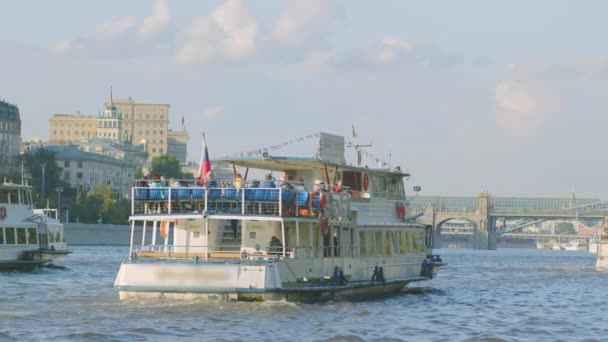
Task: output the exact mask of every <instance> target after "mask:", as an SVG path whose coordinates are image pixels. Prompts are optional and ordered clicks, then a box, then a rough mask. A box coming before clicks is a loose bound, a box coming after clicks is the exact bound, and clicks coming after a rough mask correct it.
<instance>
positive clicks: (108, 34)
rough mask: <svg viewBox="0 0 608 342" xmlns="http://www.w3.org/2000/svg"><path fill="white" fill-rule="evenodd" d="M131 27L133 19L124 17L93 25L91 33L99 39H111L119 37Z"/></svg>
mask: <svg viewBox="0 0 608 342" xmlns="http://www.w3.org/2000/svg"><path fill="white" fill-rule="evenodd" d="M131 27H133V17H131V16H126V17H122V18H120V19H118V20H116V21H113V22H109V23H104V24H98V25H95V26H94V27H93V29H92V32H93V34H94V35H95V36H97V37H100V38H112V37H115V36H117V35H121V34H123V33H125V32H126V31H128V30H129V29H131Z"/></svg>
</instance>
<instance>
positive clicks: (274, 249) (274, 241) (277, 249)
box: [268, 235, 283, 255]
mask: <svg viewBox="0 0 608 342" xmlns="http://www.w3.org/2000/svg"><path fill="white" fill-rule="evenodd" d="M268 245H269V246H270V247H269V248H268V254H275V255H276V254H282V253H283V244H282V243H281V240H279V238H277V237H276V236H274V235H273V236H272V238H271V239H270V242H269V243H268Z"/></svg>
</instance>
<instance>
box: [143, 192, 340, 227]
mask: <svg viewBox="0 0 608 342" xmlns="http://www.w3.org/2000/svg"><path fill="white" fill-rule="evenodd" d="M182 184H183V183H182ZM245 185H250V184H247V183H246V184H245ZM132 199H133V200H132V207H131V214H132V215H134V216H139V215H145V216H154V215H183V214H206V215H214V214H216V215H248V216H252V215H253V216H279V217H290V216H293V217H298V216H301V217H318V216H319V213H320V212H323V213H326V214H328V215H329V216H330V217H335V218H339V217H342V218H344V219H346V218H347V217H348V216H349V215H350V201H351V194H350V193H349V192H348V191H346V190H345V191H340V192H329V191H306V190H298V189H295V188H294V189H289V188H285V187H283V188H280V187H279V188H259V187H241V188H235V187H233V186H230V187H222V186H219V187H203V186H198V185H188V186H184V185H181V186H174V187H143V186H141V187H134V188H132Z"/></svg>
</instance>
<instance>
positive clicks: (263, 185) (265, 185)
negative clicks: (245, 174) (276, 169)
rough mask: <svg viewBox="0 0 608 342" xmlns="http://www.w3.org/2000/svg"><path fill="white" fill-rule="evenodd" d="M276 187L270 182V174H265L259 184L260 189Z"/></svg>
mask: <svg viewBox="0 0 608 342" xmlns="http://www.w3.org/2000/svg"><path fill="white" fill-rule="evenodd" d="M276 187H277V185H276V184H275V183H274V181H273V180H272V174H270V173H269V174H267V175H266V177H265V179H264V180H263V181H262V182H261V183H260V188H276Z"/></svg>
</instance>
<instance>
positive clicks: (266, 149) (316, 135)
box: [228, 133, 321, 157]
mask: <svg viewBox="0 0 608 342" xmlns="http://www.w3.org/2000/svg"><path fill="white" fill-rule="evenodd" d="M320 136H321V135H320V134H319V133H314V134H308V135H305V136H302V137H299V138H296V139H292V140H289V141H285V142H282V143H280V144H276V145H270V146H265V147H260V148H257V149H255V150H250V151H245V152H239V153H236V154H232V155H229V156H228V157H253V156H261V155H263V154H264V153H270V152H274V151H280V150H282V149H284V148H286V147H287V146H289V145H292V144H295V143H303V142H306V141H309V140H311V139H315V138H319V137H320Z"/></svg>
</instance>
